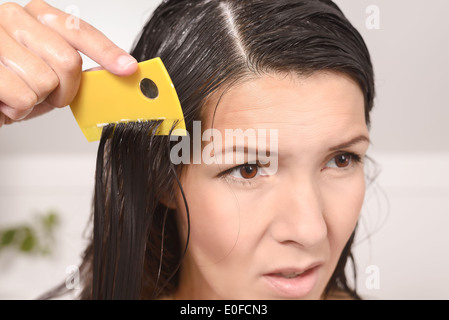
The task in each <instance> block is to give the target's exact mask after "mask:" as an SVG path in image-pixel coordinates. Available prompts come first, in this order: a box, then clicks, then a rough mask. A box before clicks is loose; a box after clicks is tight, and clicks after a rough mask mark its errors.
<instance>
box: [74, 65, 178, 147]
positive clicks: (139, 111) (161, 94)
mask: <svg viewBox="0 0 449 320" xmlns="http://www.w3.org/2000/svg"><path fill="white" fill-rule="evenodd" d="M144 79H150V80H151V82H153V83H154V84H155V85H156V86H157V90H158V95H157V97H155V98H148V97H146V96H145V95H144V94H143V93H142V91H141V82H142V81H143V80H144ZM70 108H71V110H72V113H73V115H74V117H75V119H76V121H77V122H78V125H79V127H80V128H81V130H82V132H83V133H84V135H85V137H86V138H87V140H88V141H96V140H99V139H100V137H101V132H102V130H103V127H104V126H105V125H108V124H110V123H116V124H117V123H126V122H140V121H148V120H162V123H161V125H160V126H159V127H158V129H157V131H156V133H155V134H156V135H169V134H172V135H180V136H185V135H186V128H185V122H184V115H183V113H182V109H181V104H180V102H179V99H178V96H177V94H176V90H175V88H174V86H173V83H172V81H171V79H170V76H169V74H168V72H167V70H166V69H165V66H164V65H163V63H162V60H161V59H160V58H154V59H151V60H147V61H143V62H140V63H139V66H138V69H137V71H136V72H135V73H134V74H133V75H131V76H128V77H119V76H116V75H113V74H112V73H110V72H108V71H106V70H97V71H87V72H83V74H82V78H81V85H80V88H79V91H78V94H77V96H76V97H75V99H74V100H73V102H72V103H71V104H70Z"/></svg>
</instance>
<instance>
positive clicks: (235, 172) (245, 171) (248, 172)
mask: <svg viewBox="0 0 449 320" xmlns="http://www.w3.org/2000/svg"><path fill="white" fill-rule="evenodd" d="M258 173H259V167H258V166H257V165H256V164H244V165H241V166H238V167H235V168H233V169H231V170H230V171H229V175H231V176H233V177H235V178H239V179H253V178H255V177H256V176H257V174H258Z"/></svg>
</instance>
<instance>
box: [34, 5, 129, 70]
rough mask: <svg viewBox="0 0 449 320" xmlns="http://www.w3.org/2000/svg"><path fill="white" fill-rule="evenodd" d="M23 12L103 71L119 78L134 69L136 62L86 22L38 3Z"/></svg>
mask: <svg viewBox="0 0 449 320" xmlns="http://www.w3.org/2000/svg"><path fill="white" fill-rule="evenodd" d="M25 9H26V10H27V11H28V12H29V13H30V14H31V15H32V16H33V17H35V18H36V19H38V20H39V21H41V22H42V23H43V24H45V25H46V26H48V27H50V28H51V29H52V30H54V31H56V32H57V33H59V34H60V35H61V36H62V37H63V38H64V39H65V40H66V41H67V42H68V43H69V44H70V45H72V46H73V47H74V48H76V49H77V50H79V51H80V52H82V53H84V54H85V55H86V56H88V57H89V58H91V59H92V60H94V61H95V62H97V63H98V64H100V65H101V66H103V67H104V68H105V69H106V70H108V71H110V72H112V73H114V74H117V75H121V76H127V75H130V74H132V73H134V72H135V71H136V70H137V61H136V59H134V58H133V57H132V56H131V55H129V54H128V53H127V52H126V51H124V50H123V49H121V48H119V47H117V46H116V45H115V44H114V43H113V42H112V41H111V40H109V39H108V38H107V37H106V36H105V35H104V34H103V33H101V32H100V31H99V30H97V29H96V28H94V27H93V26H91V25H90V24H88V23H87V22H85V21H83V20H81V19H79V18H77V17H73V16H71V15H69V14H67V13H65V12H62V11H60V10H58V9H56V8H54V7H51V6H49V5H48V4H46V3H45V2H43V1H40V0H34V1H31V2H30V3H29V4H28V5H27V6H26V7H25ZM73 19H76V23H73Z"/></svg>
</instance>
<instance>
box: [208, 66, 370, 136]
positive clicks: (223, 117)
mask: <svg viewBox="0 0 449 320" xmlns="http://www.w3.org/2000/svg"><path fill="white" fill-rule="evenodd" d="M215 108H217V109H216V110H215ZM214 111H216V112H215V115H214ZM203 121H204V122H205V123H204V124H203V125H204V126H205V128H211V127H212V121H213V128H216V129H218V130H224V129H235V128H239V129H248V128H252V129H258V128H277V129H280V130H284V131H285V130H294V131H295V132H297V133H298V134H299V133H301V132H303V131H304V133H308V134H313V132H315V133H318V132H319V131H326V130H327V131H329V129H331V128H337V127H339V126H348V125H350V126H351V127H354V126H359V127H361V128H362V129H363V128H364V127H366V124H365V112H364V97H363V94H362V91H361V90H360V88H359V86H358V85H357V83H356V82H355V81H353V80H352V79H351V78H350V77H348V76H345V75H343V74H337V73H327V72H326V73H325V72H318V73H314V74H312V75H310V76H307V77H302V76H298V75H295V74H267V75H263V76H261V77H258V78H255V79H251V80H246V81H244V82H241V83H239V84H236V85H234V86H232V87H230V88H229V89H228V90H226V91H223V92H217V93H215V94H214V95H212V96H211V97H210V99H209V100H208V101H207V103H206V104H205V109H204V110H203Z"/></svg>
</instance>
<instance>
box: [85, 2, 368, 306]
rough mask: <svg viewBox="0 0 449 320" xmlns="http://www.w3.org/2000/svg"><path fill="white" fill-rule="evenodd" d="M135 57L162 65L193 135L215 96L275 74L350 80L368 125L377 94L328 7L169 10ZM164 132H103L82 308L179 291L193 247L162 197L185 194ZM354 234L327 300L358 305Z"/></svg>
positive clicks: (233, 5)
mask: <svg viewBox="0 0 449 320" xmlns="http://www.w3.org/2000/svg"><path fill="white" fill-rule="evenodd" d="M132 55H133V56H134V57H135V58H136V59H138V60H139V61H143V60H147V59H150V58H154V57H160V58H161V59H162V61H163V62H164V64H165V66H166V68H167V70H168V72H169V74H170V76H171V78H172V81H173V83H174V85H175V88H176V90H177V93H178V96H179V99H180V102H181V105H182V108H183V112H184V117H185V122H186V126H187V129H188V130H189V131H190V132H191V130H192V124H193V121H194V120H200V119H201V110H202V108H203V106H204V104H205V102H206V100H207V98H208V97H209V96H210V95H211V94H213V93H215V92H217V90H218V89H219V88H222V87H223V86H224V85H229V84H232V83H234V82H235V81H238V80H240V79H245V78H251V77H257V76H260V75H263V74H268V73H281V74H282V73H295V74H298V75H301V76H308V75H311V74H313V73H316V72H320V71H326V72H335V73H340V74H344V75H347V76H349V77H351V78H352V79H353V80H354V81H355V82H356V83H357V84H358V85H359V86H360V89H361V91H362V93H363V95H364V98H365V105H364V108H365V119H366V123H367V125H368V126H369V123H370V117H369V115H370V111H371V109H372V107H373V99H374V95H375V89H374V75H373V68H372V64H371V60H370V55H369V52H368V49H367V47H366V45H365V43H364V41H363V39H362V37H361V35H360V34H359V32H358V31H357V30H356V29H355V28H354V27H353V26H352V25H351V23H350V22H349V21H348V20H347V18H346V17H345V16H344V14H343V13H342V12H341V10H340V9H339V8H338V7H337V5H336V4H334V3H333V2H332V1H330V0H276V1H272V0H168V1H164V2H163V3H162V4H161V5H160V6H159V7H158V8H157V9H156V10H155V11H154V13H153V15H152V17H151V18H150V20H149V21H148V23H147V24H146V25H145V26H144V28H143V30H142V32H141V34H140V37H139V38H138V41H137V42H136V43H135V46H134V49H133V50H132ZM157 125H158V123H157V122H146V123H129V124H120V125H117V126H116V128H115V130H114V128H113V126H108V127H106V128H105V129H104V131H103V135H102V138H101V142H100V146H99V150H98V159H97V172H96V187H95V200H94V219H93V239H92V243H91V244H90V245H89V246H88V248H87V250H86V251H85V256H84V262H83V264H82V266H81V269H80V270H81V280H82V282H83V290H82V294H81V295H80V298H82V299H151V298H160V297H163V296H166V295H170V294H171V293H173V292H174V290H176V287H177V285H178V269H179V266H180V263H181V262H182V257H183V254H184V253H185V250H186V247H184V246H182V245H181V243H183V242H184V243H185V242H187V243H188V241H187V240H188V239H180V236H179V234H178V230H177V225H176V219H175V218H174V217H175V216H176V215H175V214H174V212H171V211H173V210H172V209H169V208H167V207H166V206H164V205H163V204H162V203H161V198H162V197H163V194H164V193H168V194H172V192H173V189H174V188H173V186H175V185H176V184H178V186H179V187H180V188H181V190H182V186H181V185H180V183H179V180H178V176H179V174H180V173H181V169H182V167H181V166H174V165H173V164H172V163H171V162H170V156H169V155H170V147H171V144H173V142H170V139H169V137H168V136H155V135H153V134H148V133H149V132H151V130H153V129H154V127H155V126H157ZM113 130H114V132H113ZM185 200H186V201H185V205H186V209H187V213H188V212H189V211H188V207H187V204H188V199H185ZM354 234H355V230H354V233H353V234H352V235H351V237H350V239H349V241H348V243H347V244H346V246H345V248H344V250H343V252H342V255H341V257H340V260H339V262H338V265H337V267H336V269H335V272H334V273H333V275H332V277H331V279H330V281H329V283H328V285H327V287H326V289H325V292H324V293H323V298H327V297H329V296H332V295H333V294H335V293H336V292H341V293H343V294H345V295H346V296H348V297H351V298H354V299H358V298H360V297H359V296H358V294H357V292H356V290H355V288H352V287H351V286H350V285H349V284H348V281H347V278H346V274H345V266H346V264H347V261H348V260H352V261H353V258H352V254H351V245H352V242H353V239H354ZM354 269H355V267H354ZM354 272H355V271H354ZM354 276H355V273H354ZM354 283H356V281H354Z"/></svg>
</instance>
